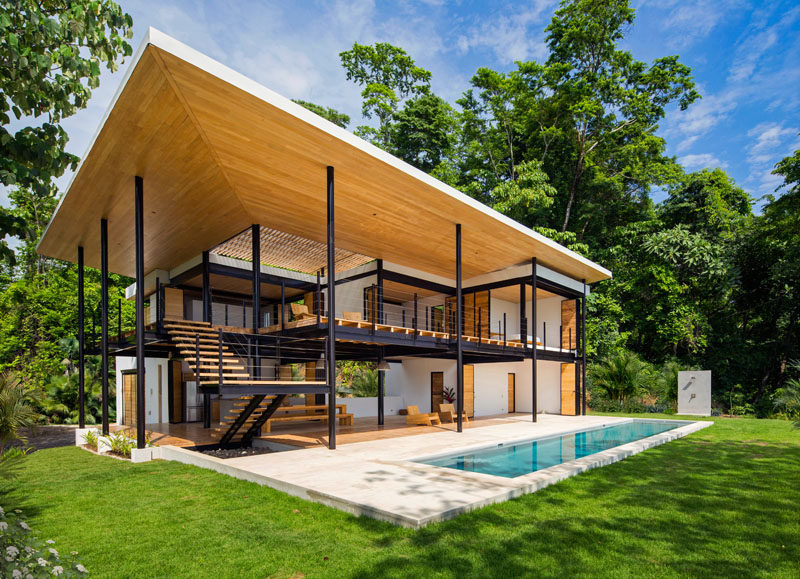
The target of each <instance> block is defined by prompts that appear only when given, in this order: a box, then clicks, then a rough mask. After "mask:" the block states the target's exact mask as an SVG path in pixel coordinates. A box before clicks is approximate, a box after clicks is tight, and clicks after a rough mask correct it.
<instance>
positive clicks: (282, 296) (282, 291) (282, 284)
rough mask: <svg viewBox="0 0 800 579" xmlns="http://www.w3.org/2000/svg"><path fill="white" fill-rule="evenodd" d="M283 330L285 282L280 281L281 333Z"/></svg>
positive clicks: (284, 323)
mask: <svg viewBox="0 0 800 579" xmlns="http://www.w3.org/2000/svg"><path fill="white" fill-rule="evenodd" d="M329 321H330V320H329ZM285 328H286V282H285V281H281V332H282V331H283V330H284V329H285Z"/></svg>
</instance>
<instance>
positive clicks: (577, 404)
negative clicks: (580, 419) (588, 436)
mask: <svg viewBox="0 0 800 579" xmlns="http://www.w3.org/2000/svg"><path fill="white" fill-rule="evenodd" d="M580 305H581V302H580V300H579V299H578V298H575V416H580V414H581V364H580V358H579V357H578V356H579V352H580V351H581V333H580V323H581V321H580V320H581V318H580V315H581V312H580ZM569 333H570V339H571V338H572V328H570V329H569ZM559 338H561V336H559Z"/></svg>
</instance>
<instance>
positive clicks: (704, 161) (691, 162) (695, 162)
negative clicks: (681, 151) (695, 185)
mask: <svg viewBox="0 0 800 579" xmlns="http://www.w3.org/2000/svg"><path fill="white" fill-rule="evenodd" d="M678 162H679V163H680V164H681V165H683V166H684V167H685V168H686V169H689V170H690V171H695V170H699V169H715V168H717V167H721V168H723V169H724V168H726V167H727V166H728V164H727V163H726V162H724V161H720V160H719V159H718V158H717V157H715V156H714V155H712V154H711V153H700V154H693V155H684V156H683V157H680V158H679V159H678Z"/></svg>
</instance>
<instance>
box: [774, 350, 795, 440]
mask: <svg viewBox="0 0 800 579" xmlns="http://www.w3.org/2000/svg"><path fill="white" fill-rule="evenodd" d="M790 367H791V369H792V370H794V371H798V372H800V362H793V363H792V364H791V366H790ZM776 394H777V395H776V396H775V402H774V405H775V409H776V410H778V411H780V412H783V413H784V414H785V415H786V416H787V417H789V418H791V419H794V421H795V423H794V427H795V428H800V378H791V379H789V380H787V381H786V384H784V386H783V388H779V389H778V391H777V392H776Z"/></svg>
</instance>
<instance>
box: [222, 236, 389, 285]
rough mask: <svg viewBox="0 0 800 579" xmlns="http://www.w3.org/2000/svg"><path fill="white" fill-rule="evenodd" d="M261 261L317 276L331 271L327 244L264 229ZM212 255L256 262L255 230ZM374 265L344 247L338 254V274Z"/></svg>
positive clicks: (234, 238)
mask: <svg viewBox="0 0 800 579" xmlns="http://www.w3.org/2000/svg"><path fill="white" fill-rule="evenodd" d="M259 241H260V243H259V247H260V260H261V263H262V264H264V265H272V266H275V267H282V268H284V269H290V270H293V271H300V272H303V273H307V274H311V275H314V274H316V273H317V272H318V271H320V270H322V269H327V267H328V247H327V246H326V245H325V244H324V243H320V242H318V241H313V240H311V239H306V238H304V237H300V236H299V235H292V234H291V233H286V232H283V231H277V230H276V229H270V228H269V227H264V226H263V225H262V226H261V227H260V228H259ZM212 253H216V254H217V255H224V256H226V257H233V258H235V259H241V260H244V261H249V262H252V261H253V230H252V228H250V227H248V228H247V229H245V230H244V231H242V232H241V233H240V234H239V235H236V236H234V237H232V238H231V239H229V240H228V241H225V242H223V243H221V244H220V245H218V246H217V247H215V248H214V249H213V250H212ZM370 261H373V259H372V258H371V257H367V256H366V255H361V254H360V253H353V252H352V251H347V250H346V249H342V248H340V247H337V248H336V251H335V252H334V263H335V268H336V271H337V272H342V271H348V270H350V269H353V268H354V267H358V266H359V265H363V264H365V263H368V262H370Z"/></svg>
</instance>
